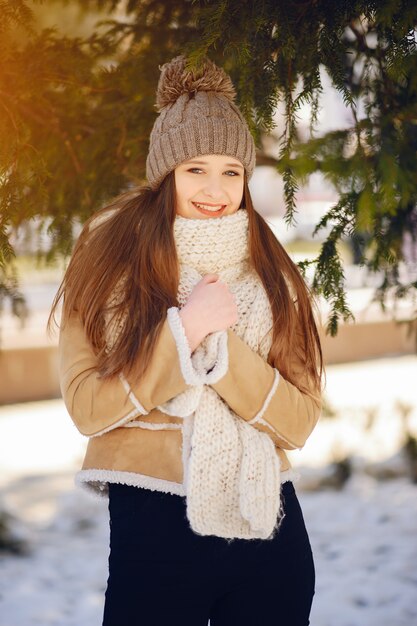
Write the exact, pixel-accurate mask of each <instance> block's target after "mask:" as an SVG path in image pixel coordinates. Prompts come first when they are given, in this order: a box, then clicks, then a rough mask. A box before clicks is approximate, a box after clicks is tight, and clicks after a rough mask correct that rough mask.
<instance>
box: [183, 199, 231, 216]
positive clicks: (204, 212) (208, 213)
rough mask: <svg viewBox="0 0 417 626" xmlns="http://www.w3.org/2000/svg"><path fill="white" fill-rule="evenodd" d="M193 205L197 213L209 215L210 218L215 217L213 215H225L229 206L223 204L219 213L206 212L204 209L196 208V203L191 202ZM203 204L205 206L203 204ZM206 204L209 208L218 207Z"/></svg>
mask: <svg viewBox="0 0 417 626" xmlns="http://www.w3.org/2000/svg"><path fill="white" fill-rule="evenodd" d="M191 204H192V205H193V207H194V208H195V209H197V211H199V213H202V214H203V215H209V216H213V215H217V216H219V215H221V214H222V213H223V211H224V210H225V208H226V206H227V205H226V204H223V205H222V207H221V209H219V210H218V211H206V210H204V209H200V208H199V207H198V206H196V205H195V204H194V202H191ZM201 204H203V203H201ZM204 204H206V205H207V206H218V205H216V204H209V203H208V202H204Z"/></svg>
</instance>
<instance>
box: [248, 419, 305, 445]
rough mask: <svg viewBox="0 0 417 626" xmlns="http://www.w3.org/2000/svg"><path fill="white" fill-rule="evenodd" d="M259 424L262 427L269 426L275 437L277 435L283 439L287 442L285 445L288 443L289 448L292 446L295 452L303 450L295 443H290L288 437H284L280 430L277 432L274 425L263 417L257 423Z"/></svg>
mask: <svg viewBox="0 0 417 626" xmlns="http://www.w3.org/2000/svg"><path fill="white" fill-rule="evenodd" d="M256 423H257V424H262V426H267V427H268V428H269V430H270V431H272V432H273V433H274V435H276V436H277V437H279V438H280V439H282V440H283V441H285V443H287V444H288V445H289V446H292V449H294V450H301V448H298V446H297V445H296V444H295V443H294V442H293V441H289V439H287V438H286V437H284V435H283V434H282V433H280V432H279V430H277V429H276V428H274V427H273V426H272V424H270V423H269V422H267V421H266V420H264V418H263V417H260V418H259V419H258V420H257V421H256Z"/></svg>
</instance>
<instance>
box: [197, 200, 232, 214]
mask: <svg viewBox="0 0 417 626" xmlns="http://www.w3.org/2000/svg"><path fill="white" fill-rule="evenodd" d="M192 204H193V206H195V208H196V209H197V210H198V211H200V212H201V213H204V214H205V215H218V214H219V213H221V212H222V211H223V210H224V209H225V208H226V205H225V204H222V205H220V204H215V205H210V204H202V203H200V202H192Z"/></svg>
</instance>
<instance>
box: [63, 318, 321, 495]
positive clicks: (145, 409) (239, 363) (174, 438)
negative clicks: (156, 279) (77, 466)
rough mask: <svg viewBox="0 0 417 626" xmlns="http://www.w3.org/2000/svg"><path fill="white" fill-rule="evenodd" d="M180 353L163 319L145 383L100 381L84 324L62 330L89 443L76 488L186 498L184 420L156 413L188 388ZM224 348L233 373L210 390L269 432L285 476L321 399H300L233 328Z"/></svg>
mask: <svg viewBox="0 0 417 626" xmlns="http://www.w3.org/2000/svg"><path fill="white" fill-rule="evenodd" d="M182 348H183V346H180V345H179V341H178V337H175V336H174V334H173V331H172V329H171V327H170V325H169V323H168V320H165V322H164V324H163V326H162V332H161V334H160V336H159V339H158V341H157V344H156V347H155V350H154V352H153V355H152V359H151V363H150V365H149V367H148V369H147V371H146V373H145V375H144V376H143V378H142V380H141V381H140V383H137V382H135V381H134V380H131V379H129V380H127V379H126V378H125V377H124V376H120V377H115V378H112V379H102V378H100V376H99V375H98V373H97V367H96V366H97V361H96V357H95V354H94V351H93V349H92V347H91V345H90V343H89V342H88V340H87V338H86V335H85V332H84V329H83V326H82V324H81V322H80V320H79V319H78V318H77V317H76V316H73V317H72V318H71V319H70V320H68V321H67V322H66V324H65V325H64V326H63V327H62V329H61V331H60V338H59V357H60V381H61V390H62V395H63V398H64V401H65V405H66V407H67V410H68V412H69V414H70V416H71V418H72V420H73V421H74V423H75V425H76V427H77V428H78V430H79V431H80V432H81V433H82V434H83V435H86V436H87V437H89V441H88V446H87V451H86V455H85V459H84V463H83V466H82V470H81V471H80V472H79V473H78V474H77V481H78V482H80V483H82V484H83V485H84V486H86V487H90V488H93V489H95V490H99V491H100V490H101V491H102V492H107V483H108V482H123V483H126V484H131V485H137V486H143V487H147V488H151V489H157V490H160V491H165V492H169V493H175V494H179V495H185V490H184V486H183V459H182V432H183V431H182V425H183V419H182V418H179V417H172V416H169V415H167V414H165V413H163V412H162V411H160V410H159V409H158V408H157V407H158V406H160V405H162V404H164V403H165V402H167V401H168V400H170V399H171V398H173V397H175V396H176V395H178V394H179V393H181V392H183V391H184V390H185V389H186V388H187V382H186V376H185V374H184V371H185V370H184V355H183V354H181V349H182ZM227 348H228V370H227V372H226V374H225V375H223V376H222V377H221V378H220V379H219V380H218V381H217V382H215V383H213V384H212V385H211V386H212V388H213V389H215V390H216V392H217V393H218V394H219V395H220V396H221V397H222V398H223V400H224V401H225V402H226V403H227V404H228V405H229V407H230V408H231V409H232V410H233V411H234V412H235V413H236V414H237V415H238V416H240V417H241V418H242V419H243V420H246V421H247V422H250V423H251V424H252V425H253V427H254V428H258V429H259V430H261V431H263V432H266V433H268V435H269V436H270V437H271V438H272V440H273V441H274V444H275V447H276V452H277V454H278V455H279V458H280V461H281V473H282V476H284V475H285V474H288V473H289V472H288V470H290V468H291V464H290V462H289V460H288V457H287V455H286V453H285V450H294V449H297V448H298V449H301V448H302V447H303V446H304V444H305V442H306V440H307V438H308V437H309V435H310V433H311V432H312V430H313V428H314V427H315V425H316V423H317V420H318V418H319V415H320V411H321V397H318V396H317V395H314V394H313V393H311V394H305V393H302V392H301V391H300V390H299V389H298V388H297V387H296V386H294V385H292V384H291V383H289V382H288V381H287V380H285V379H284V378H283V377H282V376H281V375H279V373H278V371H277V370H276V369H275V368H273V367H271V366H270V365H268V363H266V362H265V361H264V360H263V358H262V357H261V356H259V355H258V354H257V353H255V352H254V351H253V350H251V348H249V347H248V346H247V344H246V343H245V342H244V341H243V340H241V339H240V338H239V337H238V336H237V335H236V333H235V332H233V331H232V330H231V329H229V330H228V331H227ZM302 375H303V373H302V372H301V371H300V377H301V376H302ZM277 379H278V385H277V384H276V382H277Z"/></svg>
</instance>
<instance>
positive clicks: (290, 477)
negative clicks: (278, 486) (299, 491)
mask: <svg viewBox="0 0 417 626" xmlns="http://www.w3.org/2000/svg"><path fill="white" fill-rule="evenodd" d="M300 478H301V474H300V473H299V472H296V471H295V470H294V469H293V468H292V467H290V468H289V469H287V470H284V471H282V472H281V476H280V481H281V483H286V482H288V481H291V482H293V483H296V482H298V481H299V480H300Z"/></svg>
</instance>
